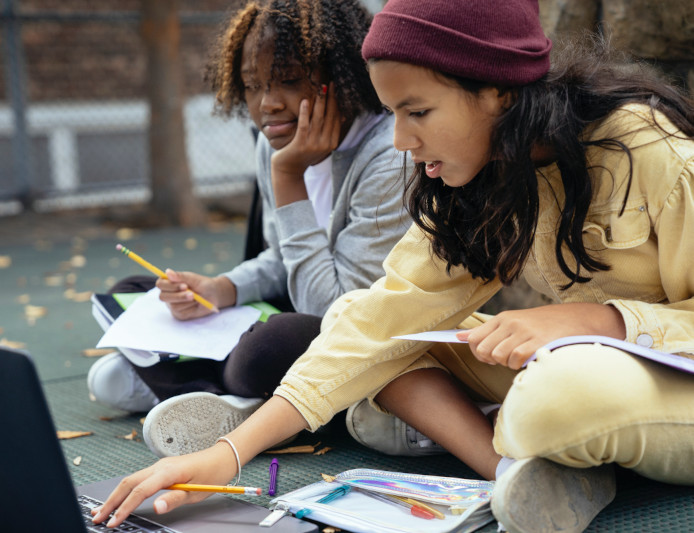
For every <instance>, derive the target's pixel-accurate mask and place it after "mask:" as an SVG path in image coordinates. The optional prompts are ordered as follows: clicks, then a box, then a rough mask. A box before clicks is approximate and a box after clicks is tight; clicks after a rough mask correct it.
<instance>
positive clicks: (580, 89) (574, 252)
mask: <svg viewBox="0 0 694 533" xmlns="http://www.w3.org/2000/svg"><path fill="white" fill-rule="evenodd" d="M441 75H442V76H444V77H447V78H450V77H449V76H445V75H443V74H441ZM451 81H453V82H455V83H457V84H458V85H459V86H460V87H462V88H463V89H464V90H466V91H469V92H470V93H472V94H477V93H478V92H479V91H480V90H481V89H482V88H483V87H485V86H489V84H483V83H480V82H475V81H470V80H461V79H455V78H451ZM497 88H498V89H499V90H500V91H501V92H502V93H504V92H505V91H511V92H512V94H513V96H514V102H513V104H512V105H511V106H510V107H509V109H508V110H506V111H505V112H504V113H503V114H502V115H501V116H500V117H499V119H498V121H497V123H496V125H495V128H494V131H493V133H492V139H491V142H492V147H493V151H494V155H495V157H494V158H493V161H491V162H489V163H488V164H487V165H486V166H485V167H484V168H483V169H482V171H481V172H480V173H479V174H478V175H477V176H476V177H475V178H474V179H473V180H472V181H471V182H469V183H467V184H466V185H465V186H463V187H457V188H453V187H446V186H445V184H444V183H443V182H442V180H431V179H428V178H427V176H426V174H425V172H424V168H423V165H422V164H419V165H417V168H415V171H414V173H413V174H412V175H411V176H410V177H409V180H408V183H407V191H408V193H409V194H410V197H409V203H408V210H409V212H410V214H411V215H412V217H413V218H414V220H415V223H416V224H418V225H419V226H420V227H421V228H422V229H423V230H424V231H425V232H426V233H427V234H429V235H430V237H431V243H432V251H433V253H434V254H436V255H437V256H438V257H440V258H441V259H442V260H444V261H446V262H447V266H448V269H449V270H450V268H451V267H453V266H459V265H461V266H464V267H466V268H467V269H468V270H469V271H470V272H471V273H472V275H473V276H475V277H477V278H480V279H482V280H483V281H485V282H488V281H490V280H492V279H495V278H496V277H498V279H499V280H500V281H502V282H503V283H504V284H510V283H511V282H512V281H514V280H515V279H517V278H518V277H519V276H520V274H521V272H522V269H523V265H524V263H525V261H526V259H527V257H528V254H529V253H530V249H531V247H532V243H533V239H534V237H535V228H536V226H537V221H538V214H539V213H538V211H539V197H538V181H537V180H538V174H537V169H536V168H535V163H534V162H533V160H532V159H531V156H530V154H531V150H532V149H533V147H535V146H545V147H549V148H551V150H552V152H553V153H554V154H555V155H554V157H555V159H554V160H555V161H556V164H557V166H558V168H559V171H560V173H561V180H562V183H563V187H564V193H565V201H564V205H563V206H560V207H561V217H560V221H559V227H558V234H557V241H556V244H555V256H556V260H557V263H558V265H559V267H560V269H561V270H562V272H563V273H564V275H565V276H566V278H567V283H566V284H565V285H564V288H565V289H566V288H568V287H570V286H571V285H573V284H574V283H585V282H587V281H589V279H590V277H588V276H586V273H590V272H597V271H600V270H609V268H610V266H609V265H608V264H605V263H603V262H600V261H599V260H597V259H596V258H594V257H592V256H591V255H590V253H589V252H588V251H587V250H586V248H585V247H584V245H583V240H582V230H583V223H584V221H585V219H586V215H587V213H588V209H589V207H590V202H591V200H592V196H593V189H594V184H593V183H592V181H591V174H590V170H591V169H590V167H589V165H588V162H587V159H586V149H587V147H589V146H599V147H600V148H602V149H606V150H622V151H624V153H626V154H627V156H628V158H629V161H631V152H630V150H629V147H628V146H626V145H625V144H624V143H622V142H621V141H619V140H618V139H612V138H605V139H597V140H592V141H585V140H582V139H581V134H582V132H583V130H584V128H585V127H586V126H587V125H588V124H590V123H591V122H594V121H597V120H600V119H602V118H604V117H606V116H607V115H608V114H609V113H611V112H612V111H613V110H615V109H617V108H619V107H622V106H624V105H625V104H628V103H631V102H640V103H643V104H646V105H648V106H650V108H651V113H652V119H653V123H654V125H655V126H657V127H659V125H658V124H657V121H656V119H655V111H656V110H657V111H660V112H662V113H663V114H664V115H665V116H666V117H667V118H668V119H669V120H670V121H671V122H672V123H673V124H675V126H677V127H678V128H679V129H680V130H681V132H682V134H683V135H685V136H686V137H689V138H694V102H693V101H692V100H691V99H690V98H689V97H688V96H687V95H686V94H685V92H684V91H683V90H681V89H679V88H678V87H676V86H675V85H673V84H671V83H669V82H668V80H665V79H664V78H663V77H662V76H661V75H660V74H659V73H657V72H656V71H655V70H654V69H650V68H647V67H646V66H645V65H641V64H638V63H636V62H633V61H630V60H629V59H628V58H627V57H626V56H624V55H618V54H617V53H616V52H615V51H614V50H611V49H610V46H609V42H608V41H607V39H606V38H604V37H600V36H593V38H591V39H588V40H585V41H580V40H578V39H574V40H570V41H567V42H566V43H563V47H556V50H555V58H554V61H553V65H552V68H551V69H550V71H549V73H548V74H547V75H546V76H545V77H544V78H542V79H540V80H538V81H537V82H534V83H531V84H529V85H526V86H523V87H519V88H503V87H497ZM661 129H662V127H661ZM630 186H631V169H630V173H629V179H628V183H627V189H626V193H625V197H624V203H623V204H622V211H623V210H624V207H625V205H626V200H627V196H628V194H629V190H630ZM620 214H621V213H620ZM563 246H566V247H567V249H568V251H569V254H570V255H571V256H572V257H573V260H574V265H575V266H574V267H573V268H572V267H570V266H569V264H567V261H566V259H565V257H564V255H563V254H562V247H563Z"/></svg>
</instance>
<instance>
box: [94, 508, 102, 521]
mask: <svg viewBox="0 0 694 533" xmlns="http://www.w3.org/2000/svg"><path fill="white" fill-rule="evenodd" d="M100 516H101V509H99V510H98V511H96V514H95V515H94V516H92V522H96V521H97V520H98V519H99V517H100Z"/></svg>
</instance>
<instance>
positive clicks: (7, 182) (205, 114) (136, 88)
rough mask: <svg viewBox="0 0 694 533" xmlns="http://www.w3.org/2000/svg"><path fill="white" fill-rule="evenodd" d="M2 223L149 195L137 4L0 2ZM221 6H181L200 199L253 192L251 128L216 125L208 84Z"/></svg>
mask: <svg viewBox="0 0 694 533" xmlns="http://www.w3.org/2000/svg"><path fill="white" fill-rule="evenodd" d="M0 2H2V4H1V5H0V9H1V11H0V41H1V45H2V56H1V57H0V68H1V69H2V73H3V75H2V76H0V214H11V213H16V212H19V211H22V210H23V209H27V208H31V209H35V210H38V211H41V210H52V209H60V208H66V207H82V206H98V205H114V204H118V203H129V202H141V201H144V200H146V199H147V198H148V197H149V195H150V187H149V165H150V160H149V153H148V143H147V131H148V125H149V105H148V103H147V100H146V97H145V76H146V68H147V60H146V53H145V49H144V44H143V39H142V37H141V35H140V29H141V23H142V16H141V13H140V9H141V3H140V1H137V0H100V1H96V2H95V1H91V0H22V1H19V0H0ZM225 4H226V2H224V1H220V0H198V1H195V2H193V1H188V2H186V1H182V2H180V13H179V21H180V58H181V62H182V63H183V64H182V65H181V67H182V71H183V78H184V80H183V85H184V95H185V97H184V104H183V114H184V122H185V131H186V139H185V146H186V152H187V157H188V162H189V168H190V174H191V179H192V182H193V187H194V191H195V193H196V195H198V196H201V197H206V196H207V197H209V196H215V197H219V196H224V195H233V194H238V193H240V192H245V191H247V190H249V189H250V186H251V183H252V179H253V176H254V170H255V168H254V167H255V161H254V157H253V153H254V150H253V144H254V142H253V136H252V134H251V130H250V123H249V122H248V121H244V120H237V119H232V120H228V119H223V118H221V117H218V116H213V115H212V110H213V97H212V94H211V93H210V91H209V89H208V87H206V84H205V83H204V80H203V73H204V66H205V63H206V60H207V57H208V49H209V45H210V43H211V42H212V39H213V38H214V37H215V36H216V34H217V31H218V28H219V25H220V24H221V22H222V20H223V19H224V17H225V12H224V9H225V8H226V5H225Z"/></svg>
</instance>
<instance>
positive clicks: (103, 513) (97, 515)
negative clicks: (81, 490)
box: [92, 467, 151, 524]
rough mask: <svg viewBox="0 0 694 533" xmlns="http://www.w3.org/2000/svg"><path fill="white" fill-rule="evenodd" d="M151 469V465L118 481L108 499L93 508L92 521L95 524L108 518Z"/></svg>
mask: <svg viewBox="0 0 694 533" xmlns="http://www.w3.org/2000/svg"><path fill="white" fill-rule="evenodd" d="M150 471H151V467H150V468H146V469H144V470H141V471H140V472H136V473H135V474H133V475H131V476H128V477H126V478H123V479H122V480H121V481H120V483H118V486H117V487H116V488H115V489H113V492H111V494H110V495H109V497H108V498H107V499H106V501H105V502H104V503H103V504H102V505H101V506H100V507H98V508H96V509H94V510H92V515H93V516H92V521H93V522H94V523H95V524H100V523H101V522H103V521H104V520H106V519H107V518H108V517H109V515H111V513H112V512H113V511H114V510H115V509H117V508H118V506H119V505H121V504H122V503H123V500H125V498H126V497H127V495H128V494H130V492H131V491H132V489H133V488H134V487H136V486H137V485H138V484H139V483H140V481H141V480H143V479H145V478H146V477H147V475H149V472H150Z"/></svg>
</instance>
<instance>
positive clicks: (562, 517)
mask: <svg viewBox="0 0 694 533" xmlns="http://www.w3.org/2000/svg"><path fill="white" fill-rule="evenodd" d="M615 493H616V482H615V475H614V468H613V466H612V465H602V466H599V467H594V468H571V467H569V466H564V465H560V464H559V463H554V462H552V461H549V460H547V459H541V458H539V457H532V458H530V459H522V460H520V461H516V462H515V463H513V464H512V465H511V466H510V467H509V468H508V470H506V472H504V474H502V475H501V476H500V477H499V479H498V481H497V482H496V484H495V487H494V492H493V493H492V501H491V506H492V512H493V513H494V517H495V518H496V519H497V520H498V521H499V524H500V525H502V526H503V527H504V528H505V529H506V530H507V531H509V532H510V533H545V532H553V531H561V532H562V533H579V532H581V531H584V530H585V529H586V528H587V527H588V525H589V524H590V522H591V521H592V520H593V518H595V516H597V514H598V513H599V512H600V511H602V509H604V508H605V507H606V506H607V505H608V504H609V503H610V502H611V501H612V500H613V499H614V497H615Z"/></svg>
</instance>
